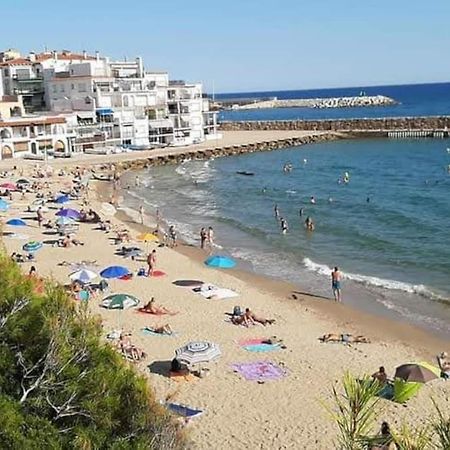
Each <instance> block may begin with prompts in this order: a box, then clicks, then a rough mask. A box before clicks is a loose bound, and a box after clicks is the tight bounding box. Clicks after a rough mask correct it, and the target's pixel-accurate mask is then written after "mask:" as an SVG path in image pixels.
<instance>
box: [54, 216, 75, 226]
mask: <svg viewBox="0 0 450 450" xmlns="http://www.w3.org/2000/svg"><path fill="white" fill-rule="evenodd" d="M74 222H75V221H74V220H73V219H71V218H70V217H65V216H62V217H58V218H57V219H56V225H72V224H73V223H74Z"/></svg>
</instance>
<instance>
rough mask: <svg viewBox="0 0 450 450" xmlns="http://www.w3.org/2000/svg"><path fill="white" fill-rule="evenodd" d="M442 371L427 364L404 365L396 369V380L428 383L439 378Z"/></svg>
mask: <svg viewBox="0 0 450 450" xmlns="http://www.w3.org/2000/svg"><path fill="white" fill-rule="evenodd" d="M440 375H441V371H440V370H439V369H438V368H437V367H435V366H433V365H431V364H428V363H426V362H420V363H411V364H403V365H401V366H399V367H397V368H396V369H395V376H394V378H400V379H401V380H403V381H408V382H416V383H427V382H428V381H431V380H434V379H436V378H439V377H440Z"/></svg>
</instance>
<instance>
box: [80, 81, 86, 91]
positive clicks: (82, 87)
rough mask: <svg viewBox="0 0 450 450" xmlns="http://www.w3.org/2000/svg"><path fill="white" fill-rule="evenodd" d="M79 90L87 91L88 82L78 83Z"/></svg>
mask: <svg viewBox="0 0 450 450" xmlns="http://www.w3.org/2000/svg"><path fill="white" fill-rule="evenodd" d="M78 90H79V91H80V92H86V83H78Z"/></svg>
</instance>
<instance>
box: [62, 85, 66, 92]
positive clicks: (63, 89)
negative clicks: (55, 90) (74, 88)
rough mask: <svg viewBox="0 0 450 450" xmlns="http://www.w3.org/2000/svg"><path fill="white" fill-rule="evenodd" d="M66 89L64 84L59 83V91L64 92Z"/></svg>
mask: <svg viewBox="0 0 450 450" xmlns="http://www.w3.org/2000/svg"><path fill="white" fill-rule="evenodd" d="M65 91H66V88H65V87H64V85H63V84H62V85H61V92H65Z"/></svg>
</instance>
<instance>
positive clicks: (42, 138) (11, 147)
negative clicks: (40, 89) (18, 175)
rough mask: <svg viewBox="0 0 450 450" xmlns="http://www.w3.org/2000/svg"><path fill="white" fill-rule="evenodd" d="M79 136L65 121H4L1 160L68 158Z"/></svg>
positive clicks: (0, 136)
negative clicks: (76, 135) (70, 129)
mask: <svg viewBox="0 0 450 450" xmlns="http://www.w3.org/2000/svg"><path fill="white" fill-rule="evenodd" d="M74 139H75V134H73V133H70V132H69V130H68V126H67V122H66V119H65V118H64V117H51V116H48V117H45V116H40V117H11V118H9V119H2V120H0V159H2V160H3V159H9V158H20V157H33V158H36V159H42V160H44V159H45V158H46V157H48V156H52V155H53V156H64V155H69V154H70V153H71V152H72V145H73V141H74Z"/></svg>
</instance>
